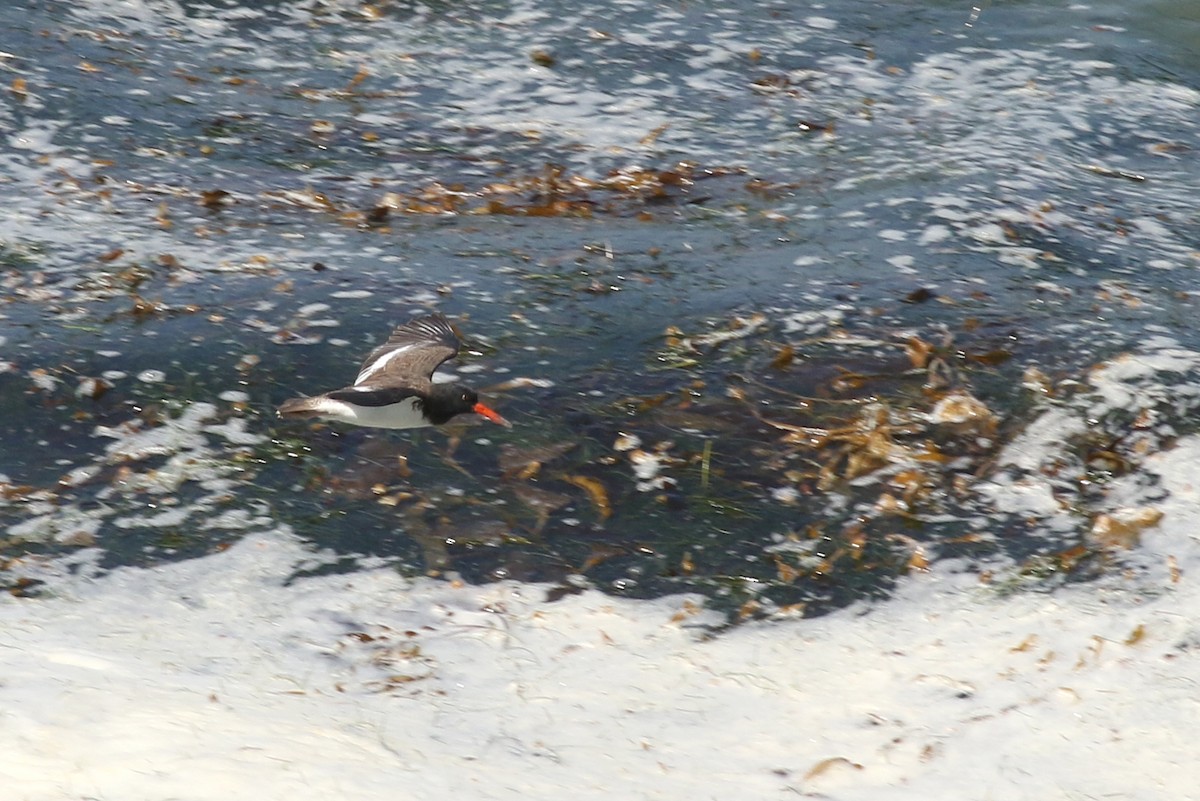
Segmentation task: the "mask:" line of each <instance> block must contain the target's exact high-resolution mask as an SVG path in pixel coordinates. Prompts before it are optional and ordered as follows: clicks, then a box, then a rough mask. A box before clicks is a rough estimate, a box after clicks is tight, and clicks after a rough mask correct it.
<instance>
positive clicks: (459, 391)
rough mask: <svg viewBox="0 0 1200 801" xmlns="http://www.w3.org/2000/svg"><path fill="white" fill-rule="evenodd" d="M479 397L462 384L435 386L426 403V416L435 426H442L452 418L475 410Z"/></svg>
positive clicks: (430, 391)
mask: <svg viewBox="0 0 1200 801" xmlns="http://www.w3.org/2000/svg"><path fill="white" fill-rule="evenodd" d="M477 403H479V395H478V393H476V392H475V390H473V389H471V388H470V387H464V386H462V385H460V384H434V385H433V387H432V388H431V389H430V390H429V400H427V401H425V414H426V415H428V417H429V420H430V421H431V422H432V423H433V424H434V425H435V426H440V425H441V424H442V423H445V422H446V421H447V420H449V419H450V418H451V417H454V416H455V415H459V414H466V413H467V412H472V411H474V410H475V404H477Z"/></svg>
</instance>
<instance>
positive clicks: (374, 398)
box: [325, 386, 417, 406]
mask: <svg viewBox="0 0 1200 801" xmlns="http://www.w3.org/2000/svg"><path fill="white" fill-rule="evenodd" d="M416 395H417V393H416V392H415V391H413V390H412V389H410V388H409V387H382V388H380V389H371V388H369V387H360V386H353V387H346V388H345V389H335V390H334V391H333V392H327V393H325V397H326V398H333V399H334V400H340V401H346V402H347V403H353V404H354V405H355V406H391V405H392V404H393V403H399V402H400V401H402V400H404V399H406V398H412V397H416Z"/></svg>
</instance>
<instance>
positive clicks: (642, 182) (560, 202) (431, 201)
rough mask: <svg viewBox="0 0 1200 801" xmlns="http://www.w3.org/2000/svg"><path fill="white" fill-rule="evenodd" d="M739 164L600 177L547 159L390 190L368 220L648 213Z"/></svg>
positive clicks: (689, 196)
mask: <svg viewBox="0 0 1200 801" xmlns="http://www.w3.org/2000/svg"><path fill="white" fill-rule="evenodd" d="M744 173H745V171H744V170H743V169H742V168H740V167H701V166H700V165H698V164H695V163H693V162H679V163H678V164H675V165H673V166H672V167H669V168H666V169H652V168H646V167H638V166H629V167H623V168H620V169H616V170H613V171H611V172H610V173H608V174H607V175H605V176H604V177H602V178H588V177H585V176H583V175H578V174H573V173H570V172H569V171H568V170H567V169H566V168H565V167H563V166H561V165H557V164H547V165H545V167H543V169H542V171H541V173H539V174H536V175H528V176H523V177H515V178H512V179H510V180H508V181H505V182H497V183H491V184H486V185H484V186H481V187H477V188H469V187H467V186H466V185H464V184H449V185H447V184H442V183H437V182H435V183H431V184H429V185H427V186H426V187H424V188H423V189H420V190H418V191H415V192H408V193H404V192H396V191H393V192H388V193H387V194H385V195H384V196H383V197H382V198H380V200H379V201H378V202H377V203H376V204H375V205H374V206H372V207H371V208H370V209H369V210H368V211H367V212H365V215H364V220H365V222H367V223H369V224H373V225H379V224H382V223H384V222H386V221H387V219H388V217H389V216H391V215H392V214H394V213H400V214H504V215H519V216H526V217H591V216H593V215H597V214H608V215H628V214H631V213H639V214H641V213H645V212H646V208H647V207H650V206H654V205H656V204H663V205H680V204H685V203H699V202H703V201H704V200H705V199H706V198H704V197H701V196H697V195H695V194H694V189H695V187H696V185H697V183H699V182H700V181H705V180H709V179H713V178H723V177H729V176H739V175H743V174H744Z"/></svg>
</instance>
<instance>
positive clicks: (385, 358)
mask: <svg viewBox="0 0 1200 801" xmlns="http://www.w3.org/2000/svg"><path fill="white" fill-rule="evenodd" d="M416 347H419V343H416V342H410V343H408V344H406V345H401V346H400V347H398V348H396V349H395V350H389V351H388V352H387V353H385V354H383V355H382V356H380V357H379V358H378V359H376V360H375V361H373V362H371V363H370V364H368V365H366V366H365V367H363V369H362V371H361V372H359V374H358V378H356V379H354V385H355V386H358V385H359V384H361V383H362V382H364V381H366V380H367V379H368V378H370V377H371V376H373V375H375V374H376V373H378V372H379V371H380V370H383V369H384V368H385V367H387V366H388V363H389V362H391V361H392V359H394V358H396V357H397V356H399V355H400V354H401V353H405V352H407V351H410V350H412V349H413V348H416Z"/></svg>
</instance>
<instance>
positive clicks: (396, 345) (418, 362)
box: [354, 313, 459, 386]
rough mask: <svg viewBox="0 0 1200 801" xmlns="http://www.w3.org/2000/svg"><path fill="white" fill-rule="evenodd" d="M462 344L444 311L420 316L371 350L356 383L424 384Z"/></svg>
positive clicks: (357, 384) (355, 380)
mask: <svg viewBox="0 0 1200 801" xmlns="http://www.w3.org/2000/svg"><path fill="white" fill-rule="evenodd" d="M458 346H459V341H458V335H457V334H455V333H454V329H453V328H451V327H450V321H449V320H447V319H446V318H445V317H444V316H443V315H442V314H440V313H439V314H430V315H427V316H425V317H418V318H417V319H415V320H413V321H412V322H408V323H405V324H404V325H402V326H400V327H399V328H397V329H396V330H395V331H393V332H392V335H391V336H390V337H388V341H387V342H385V343H383V344H382V345H380V346H379V347H377V348H376V349H375V350H373V351H371V354H370V355H369V356H367V360H366V361H365V362H363V366H362V369H360V370H359V371H358V378H356V379H354V384H355V386H359V385H362V384H371V385H376V386H379V385H386V384H394V385H404V386H414V385H420V384H424V383H426V382H428V381H429V377H430V376H432V375H433V371H434V370H436V369H437V366H438V365H439V364H441V363H442V362H444V361H446V360H447V359H449V358H451V357H453V356H454V355H455V354H456V353H458Z"/></svg>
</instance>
